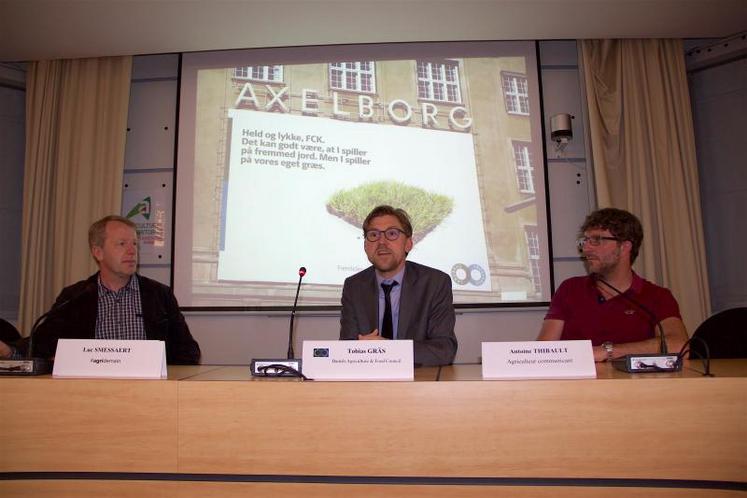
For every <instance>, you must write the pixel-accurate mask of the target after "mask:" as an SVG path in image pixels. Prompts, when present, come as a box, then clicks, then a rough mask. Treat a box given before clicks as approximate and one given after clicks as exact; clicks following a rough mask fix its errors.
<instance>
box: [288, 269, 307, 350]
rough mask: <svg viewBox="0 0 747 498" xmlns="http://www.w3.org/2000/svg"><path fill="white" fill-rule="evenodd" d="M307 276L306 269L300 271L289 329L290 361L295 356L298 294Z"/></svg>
mask: <svg viewBox="0 0 747 498" xmlns="http://www.w3.org/2000/svg"><path fill="white" fill-rule="evenodd" d="M304 275H306V267H305V266H302V267H301V268H299V269H298V286H297V287H296V299H294V300H293V309H291V316H290V327H289V328H288V359H289V360H292V359H293V356H295V355H294V354H293V319H294V318H295V317H296V306H297V305H298V293H299V292H300V291H301V280H303V277H304Z"/></svg>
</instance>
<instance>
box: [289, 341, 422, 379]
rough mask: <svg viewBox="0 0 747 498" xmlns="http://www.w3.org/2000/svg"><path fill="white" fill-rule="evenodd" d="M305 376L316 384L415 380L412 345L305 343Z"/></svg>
mask: <svg viewBox="0 0 747 498" xmlns="http://www.w3.org/2000/svg"><path fill="white" fill-rule="evenodd" d="M303 374H304V375H305V376H306V377H308V378H310V379H314V380H413V379H414V378H415V372H414V365H413V352H412V341H411V340H402V341H304V342H303Z"/></svg>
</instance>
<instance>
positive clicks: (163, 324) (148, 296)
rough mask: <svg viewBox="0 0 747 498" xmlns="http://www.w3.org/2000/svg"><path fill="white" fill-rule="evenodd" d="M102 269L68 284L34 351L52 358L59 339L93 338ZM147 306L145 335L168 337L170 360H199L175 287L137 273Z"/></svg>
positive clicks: (38, 332) (38, 334) (37, 337)
mask: <svg viewBox="0 0 747 498" xmlns="http://www.w3.org/2000/svg"><path fill="white" fill-rule="evenodd" d="M97 279H98V273H95V274H93V275H92V276H91V277H89V278H88V279H87V280H81V281H80V282H77V283H75V284H73V285H71V286H69V287H65V288H64V289H62V292H60V295H59V296H57V300H56V301H55V303H54V305H53V306H52V309H54V308H55V307H56V306H60V310H59V312H58V313H54V314H52V315H51V316H50V317H49V318H48V319H47V321H45V322H43V323H42V325H41V326H39V328H38V329H37V330H36V332H35V333H34V345H33V348H34V355H35V356H38V357H42V358H51V357H52V356H54V354H55V351H56V350H57V340H58V339H93V338H94V337H95V334H96V313H97V309H98V283H97ZM137 279H138V284H139V286H140V301H141V305H142V310H143V324H144V325H145V336H146V337H147V338H148V339H151V340H159V341H166V361H167V362H168V363H171V364H196V363H199V361H200V346H199V345H198V344H197V342H196V341H195V340H194V338H193V337H192V334H191V333H190V332H189V327H188V326H187V322H186V321H185V320H184V315H182V313H181V311H179V304H178V303H177V302H176V297H174V294H173V293H172V292H171V289H170V288H169V287H167V286H165V285H163V284H161V283H159V282H156V281H155V280H151V279H149V278H146V277H143V276H142V275H138V276H137Z"/></svg>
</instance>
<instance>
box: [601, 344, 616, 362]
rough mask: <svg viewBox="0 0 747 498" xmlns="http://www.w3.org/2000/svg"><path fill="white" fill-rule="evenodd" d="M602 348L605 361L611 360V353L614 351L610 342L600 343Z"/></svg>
mask: <svg viewBox="0 0 747 498" xmlns="http://www.w3.org/2000/svg"><path fill="white" fill-rule="evenodd" d="M602 347H603V348H604V350H605V351H607V359H608V360H611V359H612V351H613V350H614V349H615V346H614V344H612V342H610V341H604V342H603V343H602Z"/></svg>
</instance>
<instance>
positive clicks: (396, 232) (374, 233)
mask: <svg viewBox="0 0 747 498" xmlns="http://www.w3.org/2000/svg"><path fill="white" fill-rule="evenodd" d="M403 233H405V232H403V231H402V230H400V229H399V228H387V229H386V230H373V229H372V230H366V240H367V241H369V242H376V241H378V240H379V239H380V238H381V234H384V237H386V240H397V239H398V238H399V236H400V234H403Z"/></svg>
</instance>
